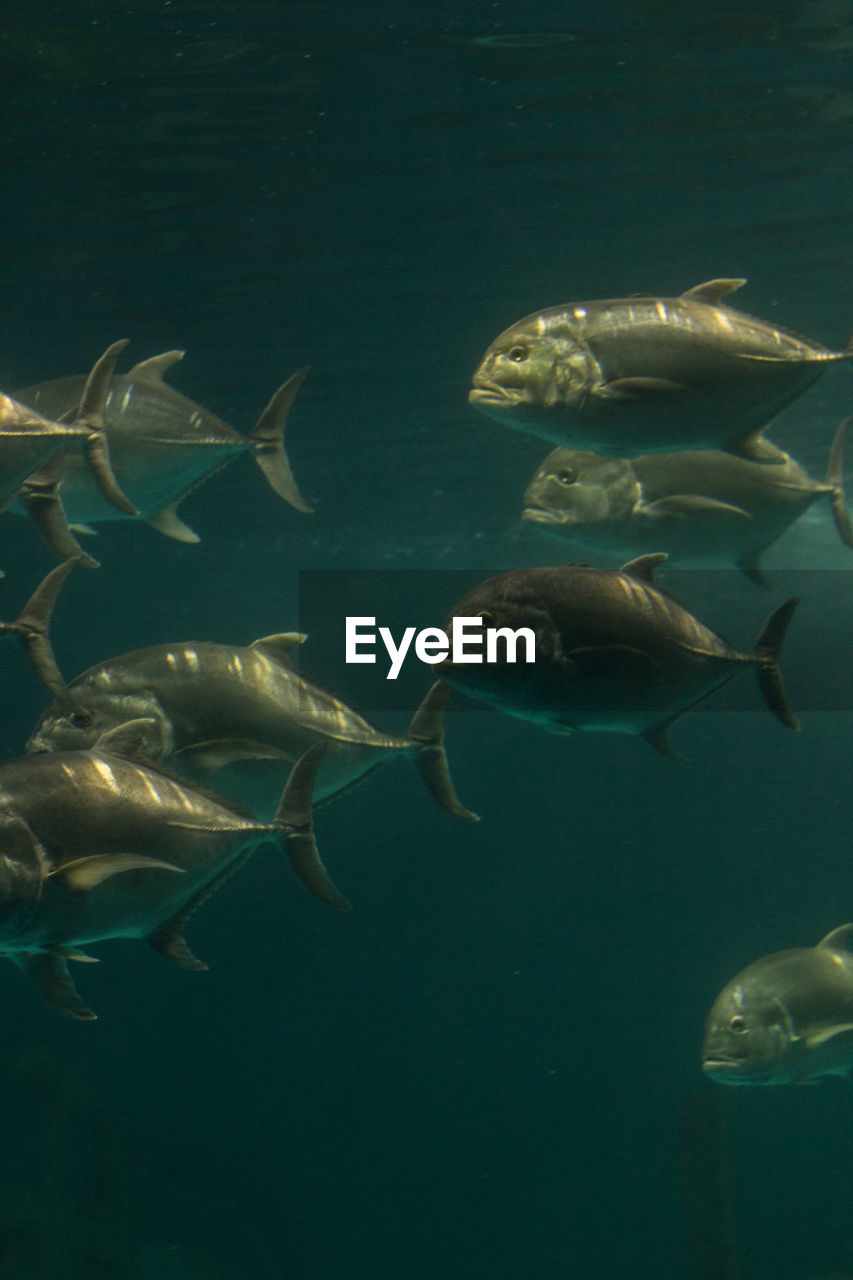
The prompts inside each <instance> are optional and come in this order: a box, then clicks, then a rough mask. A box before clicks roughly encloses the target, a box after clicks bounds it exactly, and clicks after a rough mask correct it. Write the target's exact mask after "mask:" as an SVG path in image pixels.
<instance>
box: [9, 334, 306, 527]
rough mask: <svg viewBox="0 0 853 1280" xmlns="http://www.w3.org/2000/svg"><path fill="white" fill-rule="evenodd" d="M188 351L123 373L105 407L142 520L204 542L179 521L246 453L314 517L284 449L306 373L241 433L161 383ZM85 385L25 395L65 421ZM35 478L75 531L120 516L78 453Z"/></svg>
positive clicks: (115, 460)
mask: <svg viewBox="0 0 853 1280" xmlns="http://www.w3.org/2000/svg"><path fill="white" fill-rule="evenodd" d="M182 354H183V353H182V352H180V351H167V352H164V353H163V354H162V355H159V356H154V357H152V358H151V359H149V360H143V361H142V362H141V363H139V364H137V365H135V366H134V367H133V368H132V369H131V370H130V371H129V372H128V373H126V374H121V375H115V376H114V377H113V378H112V381H111V383H110V388H109V392H108V394H107V397H106V401H105V404H104V411H103V417H104V425H105V428H106V434H107V437H108V439H109V446H110V457H111V460H112V464H113V469H114V471H115V474H116V476H117V478H118V479H119V483H120V484H121V485H122V487H123V489H124V490H125V492H127V494H128V495H129V496H130V497H131V498H132V500H133V502H134V504H135V506H136V508H137V509H138V513H139V514H140V515H141V516H142V518H143V519H145V520H147V521H148V522H149V524H152V525H153V526H154V527H155V528H157V529H158V530H159V531H160V532H161V533H165V534H167V536H170V537H173V538H176V539H178V540H179V541H184V542H197V541H198V535H197V534H196V533H194V531H193V530H192V529H190V528H189V527H188V526H187V525H186V524H184V523H183V521H182V520H181V519H180V517H179V516H178V515H177V508H178V506H179V504H180V503H181V501H182V500H183V499H184V498H185V497H186V495H187V494H188V493H189V492H190V491H191V490H192V489H194V488H196V487H197V486H198V485H199V484H201V483H202V481H203V480H205V479H206V478H207V477H208V476H209V475H211V474H212V473H213V472H214V471H217V470H218V469H219V468H220V467H221V466H223V465H225V463H227V462H229V461H231V460H232V459H233V458H235V457H237V456H238V455H240V454H243V453H247V452H248V453H251V454H252V455H253V456H254V457H255V459H256V461H257V462H258V465H259V466H260V467H261V468H262V470H263V471H264V474H265V476H266V478H267V480H268V482H269V483H270V485H271V486H272V488H273V489H274V490H275V491H276V492H277V493H278V494H279V496H281V497H283V498H284V499H285V501H287V502H289V503H290V505H291V506H294V507H296V508H297V509H298V510H300V511H305V512H309V511H310V510H311V508H310V507H309V506H308V504H307V503H306V502H305V500H304V498H302V496H301V494H300V493H299V490H298V488H297V486H296V482H295V480H294V479H293V475H292V472H291V470H290V465H289V462H288V460H287V454H286V453H285V450H284V443H283V433H284V427H285V421H286V417H287V412H288V410H289V408H290V405H291V404H292V402H293V399H294V398H295V395H296V392H297V390H298V388H299V386H300V384H301V383H302V381H303V379H304V377H305V375H306V373H307V370H301V371H300V372H299V373H298V374H294V375H293V377H292V378H290V379H288V381H287V382H286V383H284V384H283V386H282V387H280V388H279V390H278V391H277V392H276V394H275V396H273V398H272V400H271V401H270V404H269V405H268V406H267V408H266V410H265V411H264V413H263V414H262V415H261V418H260V419H259V421H258V424H257V426H256V427H255V429H254V430H253V432H252V433H251V434H250V435H249V436H242V435H240V434H239V433H238V432H237V431H235V430H234V429H233V428H232V427H230V426H229V425H228V424H227V423H226V422H223V421H222V419H221V418H218V417H216V416H215V414H212V413H210V412H209V411H208V410H207V409H204V408H202V406H201V405H198V404H196V403H195V402H194V401H193V400H190V399H189V398H188V397H187V396H184V395H181V394H180V392H178V391H175V390H174V388H173V387H170V386H168V385H167V383H166V382H165V381H164V380H163V374H164V373H165V372H166V371H167V370H168V369H169V368H170V367H171V365H173V364H174V363H175V362H176V361H178V360H180V359H181V357H182ZM82 386H83V379H82V378H79V377H68V378H56V379H54V380H52V381H49V382H41V383H38V384H36V385H34V386H30V387H25V388H24V389H23V390H21V391H19V392H18V393H17V394H18V396H19V398H20V399H21V401H22V402H23V403H24V404H26V405H31V406H32V407H33V409H36V410H38V412H39V413H45V414H53V415H55V416H57V417H59V416H62V415H63V414H65V413H73V412H74V409H75V406H76V405H77V403H78V400H79V397H80V394H81V390H82ZM36 481H37V484H38V485H41V486H45V485H52V486H53V487H54V488H55V490H56V492H57V493H58V496H59V499H60V501H61V503H62V508H63V511H64V513H65V517H66V519H67V521H68V523H69V524H71V525H84V526H85V525H90V524H98V523H100V522H102V521H107V520H115V519H118V518H121V514H122V513H120V512H118V511H116V509H115V508H114V507H113V506H111V505H110V504H108V503H106V502H104V500H103V498H102V496H101V494H100V493H99V491H98V490H97V488H96V487H95V486H94V485H93V483H92V480H91V478H90V476H89V474H88V473H87V471H86V470H85V468H84V467H83V466H82V465H81V464H80V460H79V459H78V458H77V457H76V456H75V455H74V454H72V453H70V452H63V453H61V454H59V455H57V456H55V457H53V458H52V459H51V460H50V462H49V464H48V465H47V467H45V468H44V469H43V470H42V472H41V473H40V474H39V475H38V476H37V477H36Z"/></svg>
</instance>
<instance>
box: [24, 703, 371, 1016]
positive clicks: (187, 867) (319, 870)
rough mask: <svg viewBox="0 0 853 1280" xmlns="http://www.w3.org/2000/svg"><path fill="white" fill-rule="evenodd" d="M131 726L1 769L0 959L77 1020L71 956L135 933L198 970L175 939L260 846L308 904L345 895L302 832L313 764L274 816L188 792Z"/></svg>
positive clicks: (81, 1010)
mask: <svg viewBox="0 0 853 1280" xmlns="http://www.w3.org/2000/svg"><path fill="white" fill-rule="evenodd" d="M144 728H145V726H144V724H143V725H140V723H139V722H138V721H137V722H131V723H128V724H126V725H122V726H121V727H120V728H119V729H116V730H114V731H113V732H112V733H110V734H106V735H104V736H103V737H102V738H101V739H100V740H99V742H98V743H97V744H96V745H95V746H94V747H93V748H92V749H91V750H88V751H65V752H58V753H49V754H44V755H35V756H25V757H24V758H23V759H19V760H10V761H8V762H6V763H4V764H2V765H0V849H2V854H0V955H5V956H6V957H8V958H9V959H11V960H14V961H15V963H16V964H17V965H18V966H19V967H20V968H21V969H23V970H24V972H25V973H26V974H28V975H29V977H30V978H31V979H32V980H33V981H34V983H35V984H36V986H37V987H38V989H39V990H40V991H41V993H42V995H43V996H44V997H45V999H46V1000H47V1001H48V1002H49V1003H50V1004H52V1005H53V1006H54V1007H55V1008H57V1009H59V1010H60V1011H61V1012H62V1013H66V1014H69V1015H70V1016H71V1017H75V1018H93V1017H94V1016H95V1015H94V1014H93V1013H92V1011H91V1009H89V1008H88V1006H87V1005H86V1004H84V1002H83V1001H82V999H81V998H80V996H79V995H78V993H77V990H76V988H75V986H74V983H73V982H72V980H71V977H70V974H69V972H68V962H69V961H73V960H89V959H92V957H90V956H88V955H86V954H85V953H83V952H81V950H80V948H81V947H84V946H87V945H88V944H90V943H93V942H99V941H102V940H104V939H107V938H142V939H145V940H146V941H147V942H149V943H150V944H151V946H153V947H154V948H155V950H157V951H159V952H160V954H161V955H163V956H164V957H165V958H166V959H167V960H171V961H172V962H173V963H175V964H177V965H180V966H181V967H184V968H189V969H204V968H206V967H207V966H206V965H204V964H202V963H201V961H199V960H197V959H196V958H195V956H193V955H192V953H191V952H190V951H189V949H188V948H187V945H186V943H185V941H184V939H183V927H184V925H185V923H186V921H187V920H188V918H189V916H190V915H191V914H192V912H193V911H194V910H195V909H196V907H197V906H199V905H200V903H201V902H203V901H204V899H205V898H207V897H208V896H209V895H210V893H211V892H212V891H213V890H214V889H215V888H217V887H218V885H219V884H220V883H221V882H222V880H223V879H224V878H225V877H226V876H227V875H228V874H230V872H231V871H233V870H234V869H235V868H236V867H237V866H239V865H240V863H241V862H243V861H244V860H245V859H246V858H247V857H248V856H249V854H250V853H251V851H252V850H253V849H254V848H255V847H256V846H257V845H259V844H261V843H262V842H264V841H268V840H272V841H274V842H278V843H279V844H280V845H282V847H283V848H284V849H285V851H286V852H287V854H288V856H289V858H290V860H291V863H292V864H293V865H294V868H295V870H296V871H297V873H298V874H299V875H300V878H301V879H302V880H303V882H304V883H305V884H306V886H307V887H308V888H309V889H311V891H312V892H314V893H315V894H316V895H317V896H318V897H322V898H323V899H324V900H326V901H328V902H330V903H332V904H334V905H336V906H346V905H347V903H346V900H345V899H344V898H343V897H342V896H341V895H340V894H339V893H338V891H337V890H336V889H335V888H334V886H333V885H332V884H331V882H330V881H329V879H328V877H327V876H326V874H325V871H324V869H323V867H322V863H321V862H320V860H319V856H318V854H317V851H316V846H315V845H314V839H313V834H312V830H311V815H310V810H311V785H312V782H313V773H314V770H315V767H316V763H317V753H315V755H314V757H313V758H312V757H311V756H308V757H306V759H305V760H303V761H301V762H300V763H299V764H297V765H296V766H295V768H294V770H293V772H292V774H291V777H290V780H289V782H288V785H287V787H286V788H285V792H284V795H283V797H282V800H281V804H280V806H279V810H278V812H277V814H276V816H275V818H274V819H273V821H272V822H260V821H258V820H257V819H256V818H254V817H253V816H252V815H251V814H250V813H247V812H246V811H245V810H242V809H240V808H238V807H237V806H236V805H234V804H233V803H231V802H230V801H229V800H225V799H222V798H220V797H216V796H213V795H211V794H210V793H209V792H207V791H201V790H199V789H198V788H195V787H192V786H191V785H190V784H189V783H186V782H183V781H181V780H179V779H177V778H175V777H174V776H172V775H169V774H167V773H164V772H163V771H162V770H161V769H157V768H156V767H155V766H153V765H150V764H147V763H144V762H143V761H141V760H140V758H139V755H138V749H139V741H138V739H139V731H140V729H144Z"/></svg>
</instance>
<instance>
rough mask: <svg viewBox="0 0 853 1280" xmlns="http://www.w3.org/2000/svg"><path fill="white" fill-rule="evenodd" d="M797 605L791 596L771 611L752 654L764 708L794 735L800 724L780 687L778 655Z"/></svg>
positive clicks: (796, 601) (783, 690)
mask: <svg viewBox="0 0 853 1280" xmlns="http://www.w3.org/2000/svg"><path fill="white" fill-rule="evenodd" d="M799 603H800V602H799V600H798V599H797V598H796V597H792V598H791V599H790V600H786V601H785V603H784V604H780V605H779V608H778V609H774V610H773V612H772V613H771V615H770V617H769V618H768V619H767V621H766V622H765V624H764V626H763V627H762V629H761V635H760V636H759V637H758V640H757V642H756V645H755V650H754V653H753V656H754V658H755V659H756V661H757V663H758V671H757V675H758V687H759V689H760V690H761V693H762V696H763V698H764V701H765V702H766V703H767V707H768V709H769V710H770V711H771V712H772V713H773V715H774V716H775V717H776V719H777V720H779V721H781V723H782V724H784V725H786V726H787V728H789V729H793V730H794V731H795V732H797V731H798V730H799V728H800V722H799V720H798V719H797V717H796V716H795V715H794V713H793V711H792V710H791V708H790V705H789V703H788V698H787V695H786V693H785V688H784V685H783V684H782V673H781V671H780V670H779V653H780V651H781V649H782V642H783V640H784V639H785V633H786V632H787V630H788V626H789V624H790V621H791V618H792V617H793V616H794V610H795V609H796V607H797V605H798V604H799Z"/></svg>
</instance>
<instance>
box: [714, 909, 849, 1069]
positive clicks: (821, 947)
mask: <svg viewBox="0 0 853 1280" xmlns="http://www.w3.org/2000/svg"><path fill="white" fill-rule="evenodd" d="M851 933H853V924H843V925H841V926H840V927H839V928H837V929H833V930H832V932H831V933H828V934H827V935H826V937H825V938H823V939H822V940H821V941H820V942H819V943H818V944H817V946H816V947H796V948H792V949H791V950H788V951H776V952H774V953H773V955H769V956H763V957H762V959H760V960H755V961H753V963H752V964H749V965H747V967H746V968H745V969H742V970H741V972H740V973H739V974H737V975H736V977H734V978H732V980H731V982H730V983H729V984H728V985H727V986H726V987H724V988H723V990H722V991H721V992H720V994H719V995H718V996H717V999H716V1000H715V1001H714V1004H713V1006H712V1007H711V1011H710V1013H709V1014H708V1018H707V1022H706V1025H705V1039H704V1044H703V1047H702V1070H703V1071H704V1072H705V1075H706V1076H708V1077H710V1079H712V1080H716V1081H718V1082H719V1083H720V1084H809V1083H811V1082H812V1081H816V1080H820V1079H821V1078H823V1077H825V1076H843V1077H845V1078H846V1079H848V1080H851V1079H853V951H851V950H850V935H851Z"/></svg>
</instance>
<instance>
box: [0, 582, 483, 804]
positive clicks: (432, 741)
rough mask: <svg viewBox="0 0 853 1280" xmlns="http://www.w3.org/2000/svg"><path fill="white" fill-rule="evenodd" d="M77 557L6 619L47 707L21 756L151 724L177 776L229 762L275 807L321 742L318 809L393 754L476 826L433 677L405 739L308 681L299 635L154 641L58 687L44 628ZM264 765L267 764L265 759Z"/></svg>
mask: <svg viewBox="0 0 853 1280" xmlns="http://www.w3.org/2000/svg"><path fill="white" fill-rule="evenodd" d="M73 567H74V566H73V562H71V561H67V562H65V563H64V564H62V565H58V566H57V567H56V568H55V569H53V570H51V572H50V573H49V574H48V575H47V577H46V578H45V579H44V580H43V582H42V583H41V584H40V586H39V587H38V589H37V590H36V592H35V593H34V594H33V596H32V597H31V598H30V600H29V601H28V602H27V604H26V605H25V607H24V609H23V611H22V613H21V615H20V617H19V618H18V619H17V621H16V622H14V623H4V624H2V627H0V630H5V631H10V632H15V633H16V634H17V635H18V637H19V638H20V639H21V640H23V642H24V644H25V646H26V647H27V649H28V652H29V655H30V658H31V661H32V662H33V665H34V667H35V669H36V671H37V673H38V674H39V676H40V678H41V679H42V681H43V682H44V684H45V685H46V687H47V688H48V689H49V691H50V692H51V693H52V695H53V697H54V703H53V705H52V706H50V707H48V708H47V710H46V711H45V712H44V713H43V714H42V716H41V717H40V719H39V721H38V723H37V724H36V726H35V728H34V729H33V732H32V734H31V735H30V738H29V740H28V742H27V746H26V750H27V751H28V752H40V751H55V750H69V749H77V750H79V749H82V748H84V747H88V746H91V745H92V744H93V743H94V742H96V741H97V740H98V739H99V738H100V736H101V735H102V734H103V733H105V732H108V731H109V730H111V729H114V728H117V727H118V726H119V725H121V724H122V723H124V722H125V721H128V720H144V721H145V722H146V724H147V726H148V729H147V732H146V734H145V735H144V741H143V742H142V746H141V749H142V751H143V754H144V755H145V756H146V758H147V759H149V760H152V761H155V762H160V763H163V764H165V765H166V766H168V767H169V768H171V769H173V770H175V771H176V772H177V773H179V774H180V775H181V776H184V777H187V778H189V779H191V780H195V781H198V782H205V781H206V780H207V779H208V778H209V777H210V776H211V775H212V774H214V773H218V772H219V771H221V770H224V769H227V768H229V767H231V766H236V767H237V768H236V772H234V773H232V774H231V775H229V783H228V785H227V787H226V786H223V788H222V789H223V790H227V792H228V793H229V794H235V795H237V796H238V798H239V799H240V800H241V801H242V802H244V803H246V804H250V805H251V807H252V809H253V812H255V813H258V814H261V815H265V814H266V813H268V812H272V810H274V808H275V803H276V800H277V788H276V791H275V793H274V794H273V796H272V799H270V796H269V794H268V792H269V785H270V777H271V778H272V785H273V786H275V785H276V784H275V779H277V778H278V777H279V776H280V772H281V768H282V767H283V766H285V765H287V766H289V765H293V764H295V763H296V761H297V760H299V759H300V758H301V757H302V756H303V754H304V753H305V752H306V751H307V750H309V749H310V748H312V747H316V746H319V745H322V747H323V748H324V755H323V759H322V762H321V764H320V766H319V770H318V776H317V782H316V787H315V791H314V796H315V802H316V803H317V804H320V803H322V802H323V801H324V800H327V799H329V798H330V797H331V796H333V795H336V794H337V793H339V792H340V791H343V790H345V789H347V788H349V787H350V786H352V785H354V784H355V783H356V782H357V781H359V780H360V779H361V778H363V777H365V776H366V775H367V774H369V773H371V772H372V771H373V770H374V769H376V768H378V767H379V766H380V765H382V764H384V763H386V762H387V761H388V760H390V759H392V758H393V757H395V756H400V755H403V756H409V757H412V758H413V759H414V762H415V765H416V767H417V768H418V770H419V772H420V774H421V776H422V778H423V781H424V783H425V785H426V787H427V789H428V791H429V792H430V794H431V795H432V797H433V799H434V800H435V801H436V802H437V803H438V804H439V805H440V806H441V807H442V808H443V809H445V810H446V811H447V812H448V813H450V814H452V815H453V816H454V817H458V818H462V819H464V820H466V821H476V820H477V819H476V815H475V814H473V813H471V812H470V810H468V809H466V808H465V807H464V805H462V804H461V802H460V801H459V799H458V797H457V795H456V792H455V790H454V787H453V783H452V780H451V777H450V771H449V768H448V763H447V756H446V753H445V749H444V736H443V735H444V712H445V707H446V704H447V700H448V697H449V693H450V691H449V689H448V688H447V686H446V685H444V684H442V683H441V682H440V681H437V682H435V684H434V685H433V687H432V688H431V690H430V691H429V693H428V694H427V695H426V697H425V698H424V700H423V702H422V703H421V705H420V707H419V708H418V710H417V711H416V712H415V715H414V717H413V719H412V721H411V724H410V725H409V728H408V729H407V731H406V733H405V734H404V735H402V736H393V735H389V734H386V733H383V732H382V731H381V730H379V729H376V728H374V726H373V725H371V724H370V723H369V722H368V721H367V720H366V719H364V717H363V716H361V715H359V714H358V712H356V711H354V710H353V709H352V708H351V707H349V706H347V704H346V703H345V702H343V701H342V700H341V699H340V698H337V697H335V696H334V695H333V694H331V693H328V692H327V691H326V690H325V689H323V688H321V687H320V686H319V685H316V684H313V683H312V682H311V681H309V680H307V679H305V677H303V676H302V675H300V673H299V672H298V671H297V670H296V668H295V667H294V665H293V654H294V651H295V650H297V649H298V648H299V647H300V646H301V645H302V643H303V642H304V641H305V636H304V635H302V634H300V633H298V632H282V633H280V634H276V635H269V636H263V637H261V638H260V639H258V640H255V641H254V642H253V643H252V644H250V645H242V646H241V645H228V644H219V643H215V642H213V641H195V642H192V643H180V644H177V643H176V644H160V645H152V646H149V647H148V648H145V649H136V650H132V651H131V652H128V653H124V654H121V655H119V656H117V657H115V658H111V659H108V660H107V661H105V662H102V663H99V664H98V665H97V666H94V667H92V668H90V669H89V670H88V671H84V672H83V673H82V674H81V675H79V676H78V677H77V678H76V679H74V680H72V681H71V683H70V684H68V685H66V683H65V681H64V679H63V677H62V675H61V673H60V672H59V669H58V667H57V665H56V660H55V657H54V655H53V649H52V646H51V643H50V638H49V622H50V617H51V615H52V612H53V609H54V606H55V603H56V599H57V597H58V595H59V592H60V590H61V588H62V586H63V585H64V583H65V581H66V580H67V578H68V576H69V575H70V573H71V571H72V569H73ZM270 762H272V766H271V764H270Z"/></svg>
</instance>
